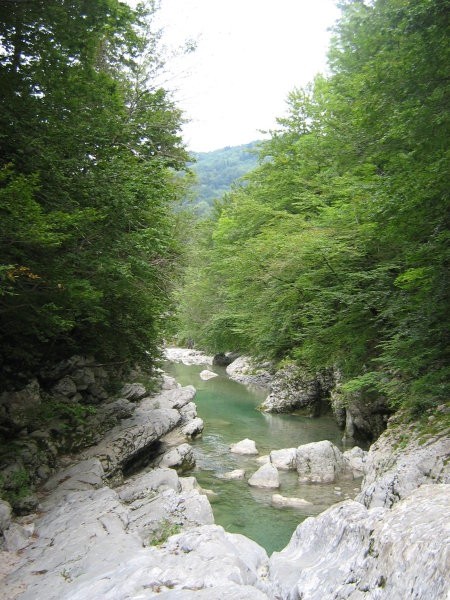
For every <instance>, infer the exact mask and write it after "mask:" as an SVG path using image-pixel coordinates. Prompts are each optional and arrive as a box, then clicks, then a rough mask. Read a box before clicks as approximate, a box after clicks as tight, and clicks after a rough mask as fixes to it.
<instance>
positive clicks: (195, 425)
mask: <svg viewBox="0 0 450 600" xmlns="http://www.w3.org/2000/svg"><path fill="white" fill-rule="evenodd" d="M203 427H204V424H203V419H200V418H199V417H196V418H195V419H192V421H189V422H188V423H186V425H183V427H182V428H181V433H182V434H183V435H185V436H186V437H188V438H191V439H193V438H196V437H197V436H199V435H201V433H202V431H203Z"/></svg>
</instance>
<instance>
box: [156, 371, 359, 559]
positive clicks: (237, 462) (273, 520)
mask: <svg viewBox="0 0 450 600" xmlns="http://www.w3.org/2000/svg"><path fill="white" fill-rule="evenodd" d="M204 368H205V367H204V366H198V365H192V366H191V365H190V366H186V365H184V364H181V363H167V364H166V365H165V371H166V372H167V373H168V374H170V375H172V376H173V377H175V378H176V379H177V381H178V382H179V383H181V385H183V386H185V385H193V386H194V387H195V388H196V389H197V395H196V397H195V403H196V405H197V412H198V416H199V417H201V418H202V419H203V421H204V424H205V428H204V431H203V435H202V437H200V438H198V439H196V440H193V441H192V443H191V444H192V446H193V448H194V453H195V457H196V467H195V469H194V470H193V471H192V472H190V473H188V475H194V476H195V477H196V479H197V481H198V482H199V484H200V485H201V486H202V487H203V488H206V489H210V490H212V491H213V492H215V494H217V496H216V497H215V498H214V499H213V500H211V499H210V500H211V506H212V508H213V512H214V518H215V521H216V523H217V524H219V525H222V526H223V527H224V528H225V529H226V530H227V531H229V532H232V533H241V534H243V535H246V536H247V537H249V538H251V539H253V540H255V541H256V542H258V544H260V545H261V546H263V547H264V548H266V550H267V552H268V553H269V554H271V553H272V552H273V551H274V550H281V549H282V548H284V546H286V544H287V543H288V542H289V539H290V537H291V535H292V533H293V532H294V530H295V528H296V527H297V525H298V524H299V523H301V522H302V521H303V520H304V519H305V518H307V517H308V516H312V515H316V514H318V513H319V512H321V511H323V510H324V509H325V508H327V507H328V506H331V504H334V503H335V502H340V501H341V500H343V499H344V498H348V497H351V498H353V497H354V496H355V495H356V494H357V492H358V491H359V485H360V480H353V481H348V480H343V481H339V482H338V483H334V484H301V485H300V484H298V480H297V474H296V472H291V471H288V472H287V471H280V472H279V473H280V483H281V486H280V489H278V490H264V489H258V488H253V487H250V486H249V485H248V483H247V481H246V480H240V481H229V480H223V479H221V478H220V475H221V474H223V473H225V472H227V471H232V470H234V469H245V471H246V478H248V477H250V476H251V475H252V474H253V473H254V472H255V471H256V470H257V469H258V468H259V467H260V464H258V463H257V461H256V459H257V458H258V457H257V456H256V457H254V456H252V457H245V456H240V455H236V454H232V453H231V452H230V450H229V446H230V444H233V443H235V442H238V441H240V440H242V439H244V438H250V439H252V440H255V442H256V447H257V449H258V451H259V455H260V456H262V455H265V454H268V453H269V452H270V451H271V450H278V449H281V448H292V447H296V446H299V445H300V444H307V443H309V442H317V441H320V440H330V441H332V442H333V443H334V444H336V446H338V447H339V448H341V450H343V447H342V441H341V438H342V431H341V430H340V429H339V428H338V426H337V424H336V422H335V421H334V419H333V417H332V415H325V416H322V417H319V418H314V419H312V418H308V417H305V416H300V415H276V414H273V415H271V414H267V413H261V412H260V411H258V410H257V406H258V405H259V404H261V402H262V401H263V400H264V399H265V397H266V396H267V392H266V391H263V390H260V389H258V388H250V387H248V386H244V385H242V384H239V383H236V382H235V381H232V380H231V379H229V378H228V377H227V375H226V373H225V369H222V368H220V367H208V368H209V369H210V370H213V371H214V372H216V373H218V375H219V376H218V377H214V378H213V379H209V380H207V381H203V380H202V379H201V378H200V376H199V373H200V372H201V371H202V370H203V369H204ZM336 488H338V489H336ZM274 493H279V494H282V495H283V496H289V497H297V498H304V499H305V500H308V501H309V502H311V503H312V505H310V506H307V507H304V508H302V509H291V508H275V507H273V506H272V505H271V498H272V494H274Z"/></svg>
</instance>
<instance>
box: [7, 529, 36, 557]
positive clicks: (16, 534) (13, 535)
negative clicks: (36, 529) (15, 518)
mask: <svg viewBox="0 0 450 600" xmlns="http://www.w3.org/2000/svg"><path fill="white" fill-rule="evenodd" d="M32 533H33V530H32V529H29V528H26V527H23V526H22V525H19V523H11V525H10V526H9V527H8V529H6V530H5V531H4V532H3V535H4V538H5V549H6V550H8V552H17V551H18V550H23V548H26V547H27V546H28V544H29V543H30V538H31V536H32Z"/></svg>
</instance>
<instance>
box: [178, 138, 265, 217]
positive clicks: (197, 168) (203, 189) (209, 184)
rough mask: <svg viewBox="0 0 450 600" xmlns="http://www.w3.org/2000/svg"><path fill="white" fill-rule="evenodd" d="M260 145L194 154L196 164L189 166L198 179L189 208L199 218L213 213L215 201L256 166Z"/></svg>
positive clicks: (189, 200)
mask: <svg viewBox="0 0 450 600" xmlns="http://www.w3.org/2000/svg"><path fill="white" fill-rule="evenodd" d="M257 144H258V142H256V141H255V142H250V143H248V144H242V145H240V146H226V147H225V148H220V149H219V150H212V151H211V152H194V153H192V156H193V158H194V160H195V162H194V163H192V164H190V165H189V166H190V168H191V171H192V173H193V174H194V176H195V180H194V181H195V183H194V184H192V185H191V187H190V189H189V192H188V196H187V200H188V202H187V203H186V205H189V204H190V206H191V207H194V209H195V212H196V214H197V215H198V216H205V215H208V214H209V213H210V212H211V209H212V207H213V205H214V202H215V200H218V199H220V198H221V197H222V196H223V195H224V194H225V193H226V192H228V191H229V190H230V188H231V186H232V185H233V184H234V183H235V182H236V181H237V180H238V179H240V178H241V177H243V176H244V175H246V174H247V173H248V172H249V171H251V170H253V169H254V168H255V167H256V165H257V162H258V160H257V152H256V148H257Z"/></svg>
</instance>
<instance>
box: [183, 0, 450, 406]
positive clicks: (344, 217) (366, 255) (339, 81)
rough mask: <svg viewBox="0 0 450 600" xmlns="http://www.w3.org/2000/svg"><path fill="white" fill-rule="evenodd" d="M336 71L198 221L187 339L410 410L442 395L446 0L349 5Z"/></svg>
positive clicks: (303, 99)
mask: <svg viewBox="0 0 450 600" xmlns="http://www.w3.org/2000/svg"><path fill="white" fill-rule="evenodd" d="M341 9H342V16H341V18H340V20H339V22H338V24H337V25H336V28H335V32H334V39H333V42H332V46H331V49H330V52H329V64H330V69H331V74H330V76H329V77H327V78H325V77H322V76H318V77H317V78H316V79H315V81H314V82H313V83H312V84H311V85H310V86H308V87H307V88H306V89H296V90H293V91H292V92H291V94H290V95H289V97H288V103H287V104H288V114H287V116H286V117H285V118H283V119H279V129H278V130H276V131H273V132H272V135H271V139H270V140H268V141H267V142H265V143H263V145H262V149H261V153H260V162H259V165H258V166H257V168H256V169H255V170H254V171H252V172H251V173H250V174H249V175H248V176H247V178H246V180H247V182H246V185H245V186H241V187H238V188H236V189H235V190H233V191H232V192H230V193H229V194H227V195H226V196H225V198H224V200H223V201H222V203H221V204H220V206H218V207H217V208H216V211H215V213H214V215H213V217H212V218H211V219H210V220H209V222H207V223H202V224H201V225H200V227H199V240H200V241H199V243H198V245H197V247H196V250H195V252H196V254H195V258H194V260H193V266H192V268H191V269H190V270H189V271H188V274H187V277H186V286H185V288H184V290H183V292H182V308H181V313H180V319H181V336H185V337H189V338H192V339H194V340H195V341H196V343H197V344H198V345H199V346H203V347H204V348H207V349H209V350H212V351H223V350H229V349H239V350H242V351H245V352H250V353H252V354H254V355H256V356H262V357H269V358H272V359H274V360H275V361H283V360H286V359H288V360H294V361H296V362H297V363H299V364H301V365H302V366H303V367H304V368H306V369H308V370H310V371H311V372H316V371H317V370H321V369H324V368H329V367H336V366H337V367H338V368H339V369H340V371H341V372H342V374H343V378H344V385H345V387H346V389H347V390H353V391H354V390H363V391H364V390H365V391H368V392H369V391H374V390H375V391H376V392H378V393H380V394H384V395H385V396H386V397H387V398H388V399H389V401H390V403H391V405H392V406H393V407H398V406H409V407H410V408H411V409H412V411H413V412H414V411H416V412H417V411H420V410H423V409H424V408H425V407H429V406H435V405H437V404H438V403H439V402H442V401H443V400H445V399H446V398H447V397H448V387H447V383H446V382H448V379H449V369H448V331H449V327H448V325H449V323H448V277H449V246H448V241H449V229H448V215H449V213H448V206H449V203H448V173H449V161H448V159H449V155H448V139H449V112H448V106H449V93H448V92H449V79H448V64H449V59H450V55H449V48H450V42H449V36H448V32H449V28H448V24H449V23H448V19H449V15H450V10H449V9H450V6H449V2H448V0H446V1H442V0H375V1H374V2H370V3H369V2H363V1H361V0H346V1H345V2H342V3H341Z"/></svg>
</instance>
